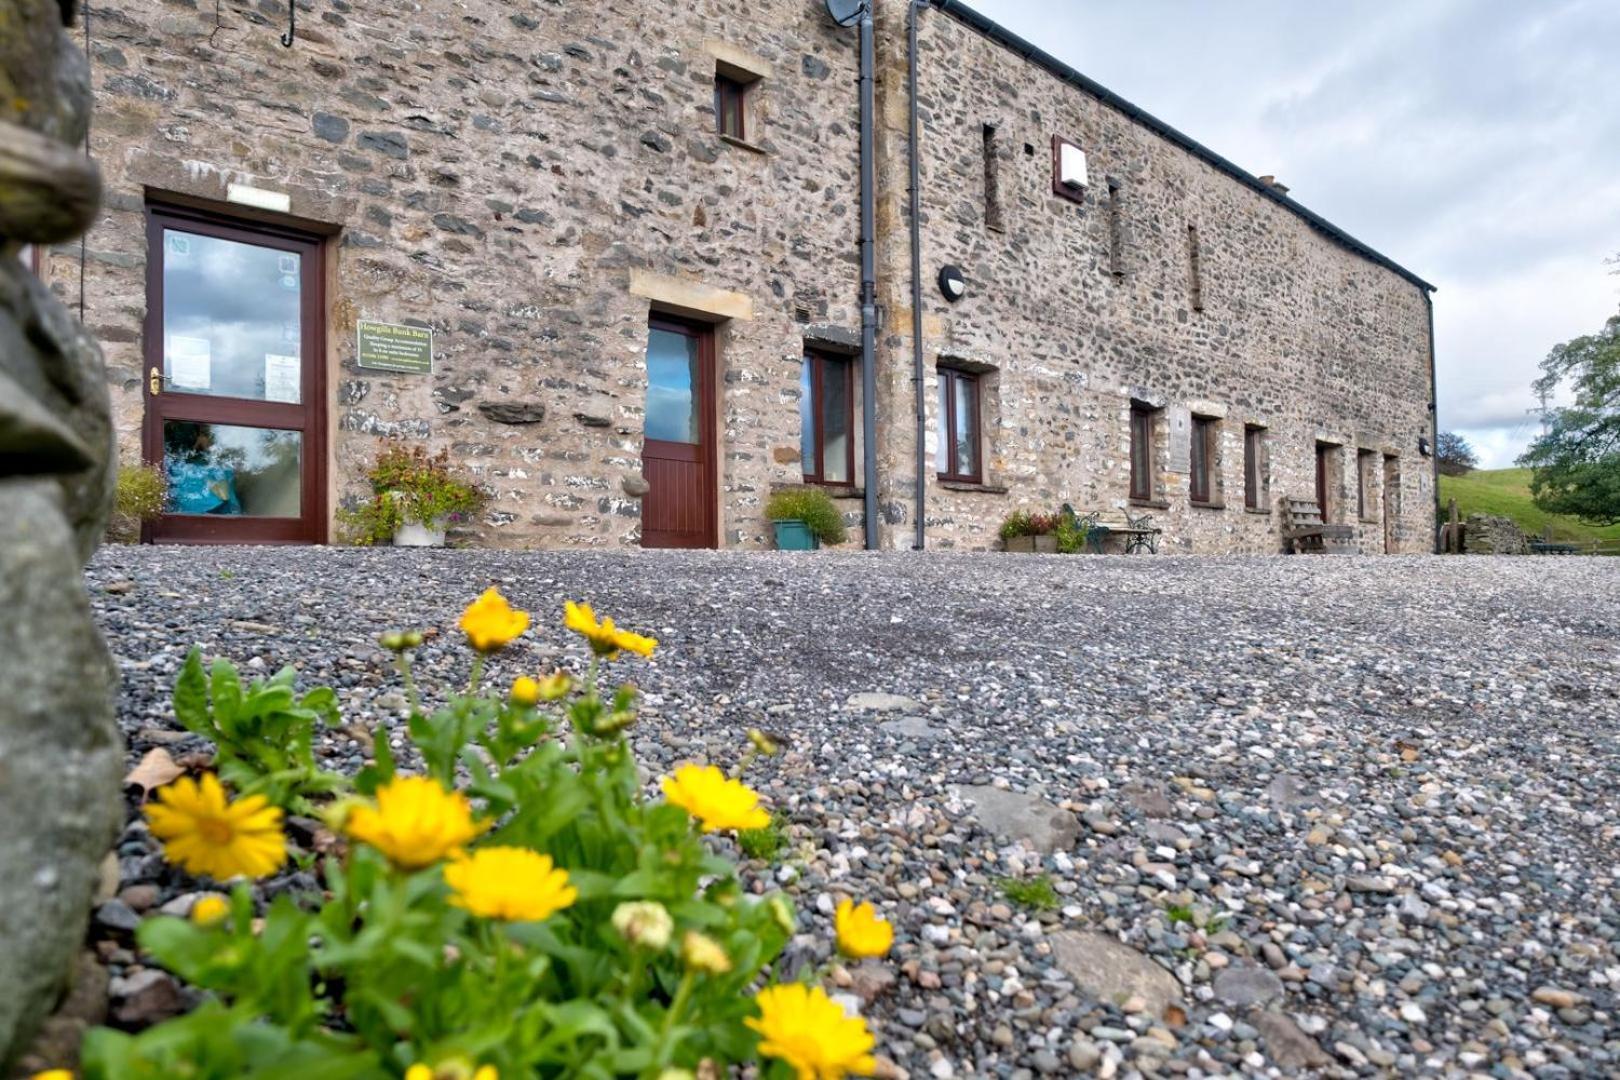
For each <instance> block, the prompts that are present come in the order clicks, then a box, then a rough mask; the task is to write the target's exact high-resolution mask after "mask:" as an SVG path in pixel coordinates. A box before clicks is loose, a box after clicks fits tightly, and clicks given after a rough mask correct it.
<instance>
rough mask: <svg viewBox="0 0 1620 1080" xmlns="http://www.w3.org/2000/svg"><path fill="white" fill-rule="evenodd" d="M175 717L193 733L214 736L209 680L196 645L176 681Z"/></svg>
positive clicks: (205, 736)
mask: <svg viewBox="0 0 1620 1080" xmlns="http://www.w3.org/2000/svg"><path fill="white" fill-rule="evenodd" d="M174 717H175V719H176V720H178V721H180V726H181V727H183V728H185V729H186V730H187V731H189V732H191V733H192V734H193V735H201V736H203V737H204V738H208V739H211V738H213V737H214V724H213V722H212V721H211V720H210V719H209V716H208V680H207V679H206V678H205V677H204V676H203V667H202V650H200V649H198V648H197V647H196V646H195V645H193V646H192V647H191V651H190V652H188V653H187V654H186V662H185V663H184V664H182V665H180V676H179V678H177V679H176V680H175V682H174Z"/></svg>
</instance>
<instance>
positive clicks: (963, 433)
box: [939, 368, 982, 484]
mask: <svg viewBox="0 0 1620 1080" xmlns="http://www.w3.org/2000/svg"><path fill="white" fill-rule="evenodd" d="M939 429H940V456H939V478H940V479H941V480H958V481H961V482H962V483H965V484H977V483H979V481H980V477H981V475H982V474H981V472H980V468H979V377H978V376H977V375H975V374H973V373H972V372H968V371H961V370H959V369H957V368H940V369H939Z"/></svg>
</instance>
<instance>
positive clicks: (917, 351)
mask: <svg viewBox="0 0 1620 1080" xmlns="http://www.w3.org/2000/svg"><path fill="white" fill-rule="evenodd" d="M926 3H927V0H911V2H910V3H909V4H907V5H906V95H907V99H908V104H907V107H908V109H909V110H910V116H909V117H908V121H907V128H906V157H907V158H908V159H909V161H910V164H911V196H910V197H911V368H912V374H911V378H912V382H913V384H914V388H915V390H916V397H917V492H916V495H915V496H914V497H913V499H912V506H913V508H914V513H915V516H916V518H917V526H916V528H917V535H916V539H915V540H913V541H912V545H911V546H912V548H913V549H914V550H916V551H921V550H923V548H924V547H925V546H927V542H926V534H927V526H926V523H925V517H926V511H927V506H928V503H927V497H928V403H927V395H926V393H925V391H924V384H923V324H922V320H923V308H922V305H923V286H922V168H921V165H920V163H919V160H918V153H919V151H918V141H919V140H918V135H917V14H918V12H919V11H921V10H922V8H923V6H924V5H925V4H926Z"/></svg>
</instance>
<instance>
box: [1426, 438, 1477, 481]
mask: <svg viewBox="0 0 1620 1080" xmlns="http://www.w3.org/2000/svg"><path fill="white" fill-rule="evenodd" d="M1434 460H1435V462H1436V463H1437V464H1438V465H1439V467H1440V475H1442V476H1463V475H1464V474H1466V473H1469V472H1472V471H1473V470H1475V469H1477V468H1479V455H1478V454H1476V453H1474V448H1473V447H1472V446H1470V445H1468V440H1467V439H1465V438H1463V437H1462V436H1461V435H1458V434H1457V433H1456V432H1455V431H1442V432H1441V433H1440V437H1439V438H1437V439H1435V442H1434Z"/></svg>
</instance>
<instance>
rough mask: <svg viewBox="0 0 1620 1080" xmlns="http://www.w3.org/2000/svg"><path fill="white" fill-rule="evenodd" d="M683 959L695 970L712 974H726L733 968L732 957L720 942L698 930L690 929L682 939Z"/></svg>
mask: <svg viewBox="0 0 1620 1080" xmlns="http://www.w3.org/2000/svg"><path fill="white" fill-rule="evenodd" d="M681 960H682V961H683V962H685V964H686V966H687V967H689V968H691V969H692V970H693V971H706V972H708V973H709V974H710V975H724V974H725V973H726V972H728V971H730V970H731V957H729V956H727V955H726V950H725V949H723V948H721V947H720V943H719V942H718V941H716V940H714V938H712V937H709V936H708V935H707V934H700V933H698V932H697V931H696V930H688V931H687V932H686V936H685V937H684V938H682V939H681Z"/></svg>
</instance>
